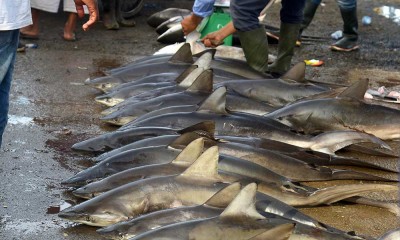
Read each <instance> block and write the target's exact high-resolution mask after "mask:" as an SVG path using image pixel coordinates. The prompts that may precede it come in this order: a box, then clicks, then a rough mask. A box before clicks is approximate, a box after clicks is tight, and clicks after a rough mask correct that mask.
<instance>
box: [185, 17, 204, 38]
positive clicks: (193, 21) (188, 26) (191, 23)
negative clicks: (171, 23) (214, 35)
mask: <svg viewBox="0 0 400 240" xmlns="http://www.w3.org/2000/svg"><path fill="white" fill-rule="evenodd" d="M201 20H203V18H202V17H199V16H196V15H194V14H191V15H189V16H186V17H185V18H184V19H183V20H182V22H181V25H182V31H183V34H184V35H185V36H186V35H188V34H189V33H191V32H193V31H194V30H195V29H196V28H197V26H198V25H199V24H200V22H201Z"/></svg>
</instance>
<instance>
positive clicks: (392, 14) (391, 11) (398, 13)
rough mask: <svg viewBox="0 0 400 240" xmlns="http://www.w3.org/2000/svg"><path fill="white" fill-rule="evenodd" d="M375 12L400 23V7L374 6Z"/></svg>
mask: <svg viewBox="0 0 400 240" xmlns="http://www.w3.org/2000/svg"><path fill="white" fill-rule="evenodd" d="M374 12H376V13H377V14H379V15H381V16H384V17H385V18H389V19H391V20H392V21H393V22H395V23H397V24H399V25H400V9H398V8H395V7H392V6H382V7H377V8H374Z"/></svg>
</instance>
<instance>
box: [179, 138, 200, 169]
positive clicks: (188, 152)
mask: <svg viewBox="0 0 400 240" xmlns="http://www.w3.org/2000/svg"><path fill="white" fill-rule="evenodd" d="M203 147H204V140H203V138H198V139H196V140H194V141H192V142H191V143H189V145H187V147H185V148H184V149H183V150H182V152H181V153H179V155H178V156H177V157H176V158H175V159H174V160H172V163H174V164H178V165H180V164H185V165H187V164H188V163H189V164H192V163H193V162H194V161H195V160H196V159H197V158H198V157H199V156H200V154H201V153H202V152H203Z"/></svg>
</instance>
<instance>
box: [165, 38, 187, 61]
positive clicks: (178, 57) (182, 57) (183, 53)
mask: <svg viewBox="0 0 400 240" xmlns="http://www.w3.org/2000/svg"><path fill="white" fill-rule="evenodd" d="M168 62H170V63H193V55H192V50H191V48H190V44H189V43H185V44H183V45H182V47H180V48H179V49H178V51H176V53H175V54H174V55H172V57H171V58H170V59H169V60H168Z"/></svg>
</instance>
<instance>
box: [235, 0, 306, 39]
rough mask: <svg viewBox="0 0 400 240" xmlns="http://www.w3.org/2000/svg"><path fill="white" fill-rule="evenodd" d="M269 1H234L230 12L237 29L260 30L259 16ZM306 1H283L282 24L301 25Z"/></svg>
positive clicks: (244, 30) (242, 30) (243, 30)
mask: <svg viewBox="0 0 400 240" xmlns="http://www.w3.org/2000/svg"><path fill="white" fill-rule="evenodd" d="M268 2H269V0H232V1H231V6H230V11H231V16H232V21H233V25H234V26H235V29H237V30H238V31H241V32H246V31H251V30H254V29H256V28H259V27H260V25H259V20H258V16H259V15H260V13H261V11H262V10H263V8H264V7H265V5H267V3H268ZM304 4H305V0H282V8H281V11H280V18H281V22H283V23H292V24H296V23H301V22H302V21H303V9H304Z"/></svg>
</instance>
